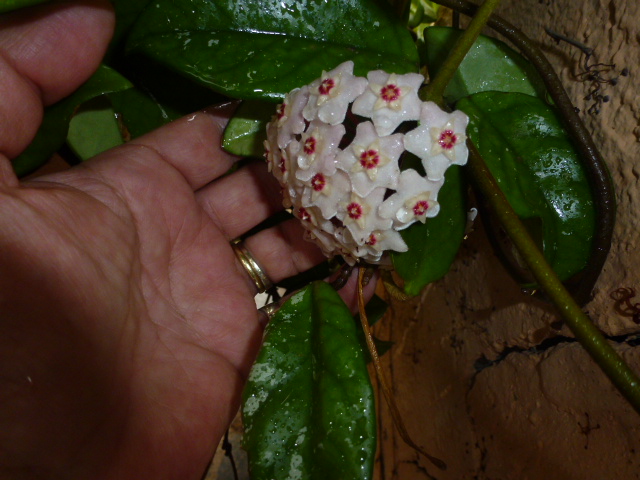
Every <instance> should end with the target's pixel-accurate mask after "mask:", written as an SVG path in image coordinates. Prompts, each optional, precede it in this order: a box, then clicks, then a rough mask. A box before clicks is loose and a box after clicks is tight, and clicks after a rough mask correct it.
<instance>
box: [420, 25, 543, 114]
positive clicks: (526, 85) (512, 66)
mask: <svg viewBox="0 0 640 480" xmlns="http://www.w3.org/2000/svg"><path fill="white" fill-rule="evenodd" d="M461 35H462V31H461V30H457V29H454V28H449V27H430V28H427V29H426V30H425V31H424V39H425V44H426V53H427V56H426V58H427V65H428V68H429V72H430V74H431V76H433V75H435V74H437V73H438V70H439V68H440V66H441V65H442V63H443V62H444V60H445V59H446V58H447V56H448V54H449V51H450V50H451V47H452V46H453V45H455V43H456V41H457V40H458V38H459V37H460V36H461ZM492 90H493V91H498V92H520V93H526V94H527V95H533V96H539V97H540V98H544V95H545V87H544V84H543V83H542V79H541V78H540V76H539V75H538V72H536V70H535V68H533V66H532V65H531V64H530V63H529V62H528V61H527V60H525V59H524V58H523V57H522V56H521V55H520V54H519V53H517V52H516V51H515V50H513V49H512V48H510V47H508V46H507V45H506V44H504V43H503V42H501V41H499V40H496V39H495V38H491V37H485V36H483V35H481V36H479V37H478V39H477V40H476V42H475V43H474V44H473V47H471V50H469V53H467V55H466V56H465V57H464V60H463V61H462V63H461V64H460V66H459V67H458V70H457V71H456V73H455V75H454V77H453V79H452V80H451V83H449V85H448V86H447V89H446V90H445V93H444V98H445V100H446V101H447V102H448V103H455V102H456V101H458V100H459V99H461V98H462V97H466V96H468V95H471V94H473V93H479V92H487V91H492Z"/></svg>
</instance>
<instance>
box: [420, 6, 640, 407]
mask: <svg viewBox="0 0 640 480" xmlns="http://www.w3.org/2000/svg"><path fill="white" fill-rule="evenodd" d="M449 1H450V0H445V1H442V2H441V3H443V4H447V3H449ZM454 1H458V2H459V3H461V4H464V8H465V9H467V11H469V10H474V11H476V10H475V7H473V8H472V6H471V5H470V4H469V3H468V2H463V1H462V0H454ZM452 3H453V2H452ZM498 3H499V0H486V1H485V2H484V4H483V5H482V6H481V7H479V8H478V9H477V11H476V13H475V15H474V17H473V19H472V21H471V23H470V25H469V27H468V29H467V30H466V31H465V32H464V34H463V35H462V37H461V38H460V39H459V40H458V42H457V43H456V45H455V46H454V47H453V50H452V52H451V53H450V55H449V57H448V58H447V60H446V61H445V63H444V64H443V66H442V68H441V69H440V71H439V72H438V74H437V75H436V77H435V78H434V79H433V82H432V83H431V85H429V86H428V87H427V88H426V89H425V90H424V91H423V92H421V94H422V97H423V99H426V100H431V101H434V102H436V103H437V104H439V105H441V106H442V105H443V103H444V102H443V94H444V91H445V88H446V86H447V85H448V84H449V82H450V81H451V79H452V77H453V75H454V74H455V71H456V70H457V68H458V66H459V65H460V63H461V62H462V60H463V59H464V57H465V55H466V53H467V52H468V51H469V49H470V48H471V46H472V45H473V43H474V42H475V40H476V38H477V37H478V35H479V34H480V31H481V30H482V28H483V27H484V26H485V24H487V22H489V21H490V17H491V12H492V11H493V9H495V7H496V6H497V4H498ZM447 6H450V5H447ZM492 23H493V22H492ZM502 23H505V22H502ZM504 30H505V31H508V33H510V37H513V38H515V39H516V40H517V41H518V43H519V45H518V47H519V48H521V50H524V51H525V52H527V53H530V55H528V58H529V60H531V61H532V62H534V63H535V64H536V67H537V68H538V69H539V70H540V69H542V72H541V73H542V74H543V78H544V80H545V84H546V85H547V88H548V89H549V91H550V93H551V94H552V96H553V99H554V101H555V102H556V104H557V105H558V107H559V108H560V109H561V110H562V111H563V114H564V119H565V121H566V124H567V127H568V130H569V131H570V133H571V134H572V139H574V141H575V140H576V139H577V140H578V141H577V145H576V147H577V148H578V150H579V151H580V153H582V154H584V155H586V156H587V158H589V159H593V160H594V162H593V163H594V165H588V166H587V167H588V169H590V170H591V172H590V174H591V176H590V179H591V180H592V182H593V183H594V184H595V186H598V187H601V188H603V189H605V190H606V192H605V193H606V194H607V195H605V201H604V202H601V203H602V204H601V205H599V213H601V214H604V215H605V217H606V222H605V225H604V227H605V228H604V230H605V232H604V233H602V232H597V233H596V235H608V239H609V241H610V238H611V237H610V235H611V230H612V222H613V219H612V218H613V217H612V216H611V215H608V212H609V211H610V210H612V207H611V205H610V203H611V202H612V195H611V191H612V190H611V188H610V179H609V178H608V175H606V168H604V166H603V162H602V161H601V158H600V156H599V154H598V153H597V149H596V148H595V145H594V144H593V140H592V139H591V138H590V136H589V135H588V134H587V133H586V129H585V128H584V126H583V125H582V122H581V121H580V120H579V119H578V118H577V115H575V112H574V111H573V106H572V105H571V102H570V101H569V99H568V97H567V95H566V93H565V92H564V89H563V88H562V85H561V84H560V82H559V81H556V80H557V77H556V76H555V73H554V72H553V69H552V68H551V67H550V65H548V62H547V61H546V59H544V56H543V55H542V54H541V53H540V52H538V51H537V50H536V49H535V48H534V47H533V46H532V45H530V43H531V42H528V41H527V40H526V39H523V38H524V35H522V34H521V33H520V32H518V31H517V29H515V28H513V27H512V26H510V25H508V26H506V27H505V28H504ZM501 33H503V34H506V32H501ZM468 145H469V152H470V155H469V167H468V168H469V171H470V176H471V179H472V181H473V182H474V184H475V187H476V188H477V189H478V190H479V191H480V192H481V194H482V195H483V196H484V197H485V200H486V201H487V203H488V204H489V206H490V207H491V210H492V213H493V214H494V215H496V217H497V218H498V220H499V221H500V223H501V224H502V226H503V227H504V229H505V231H506V232H507V235H508V236H509V237H510V238H511V241H512V242H513V243H514V245H515V246H516V248H517V249H518V251H519V253H520V255H521V257H522V259H523V260H524V261H525V263H526V264H527V266H528V268H529V269H530V271H531V273H532V274H533V275H534V277H535V278H536V280H537V282H538V283H539V284H540V286H541V287H542V289H543V290H544V291H545V293H546V294H547V296H548V297H549V298H550V299H551V301H552V302H553V304H554V305H555V306H556V308H557V309H558V311H559V313H560V315H561V316H562V318H563V319H564V321H565V322H566V324H567V325H568V326H569V328H570V329H571V331H572V332H573V334H574V335H575V336H576V338H577V339H578V341H579V342H580V344H581V345H582V346H583V348H584V349H585V350H587V352H588V353H589V354H590V355H591V357H592V358H593V359H594V360H595V361H596V363H597V364H598V365H599V366H600V368H601V369H602V370H603V371H604V373H605V374H606V375H607V376H608V377H609V379H610V380H611V382H612V383H613V384H614V385H615V386H616V388H617V389H618V390H619V391H620V393H621V394H622V395H623V396H624V397H625V398H626V399H627V400H628V401H629V403H631V405H632V406H633V408H634V409H635V410H636V411H637V412H638V413H640V378H638V376H637V375H636V374H635V373H634V372H633V370H631V368H630V367H629V366H628V365H627V364H626V363H625V361H624V360H623V359H622V358H621V357H620V356H619V355H618V354H617V353H616V351H615V350H614V349H613V347H612V346H611V345H610V344H609V343H608V342H607V340H606V339H605V338H604V336H603V335H602V333H601V332H600V331H599V330H598V328H597V327H596V326H595V325H594V324H593V322H592V321H591V319H590V318H589V317H588V316H587V315H586V314H585V313H584V312H583V311H582V310H581V308H580V306H579V305H578V303H577V302H576V301H575V300H574V299H573V297H572V296H571V295H570V294H569V292H568V291H567V289H566V288H565V286H564V285H563V284H562V282H561V281H560V280H559V279H558V277H557V275H556V274H555V272H554V271H553V269H552V268H551V266H550V265H549V264H548V262H547V261H546V259H545V258H544V255H543V254H542V253H541V252H540V250H539V249H538V247H537V246H536V244H535V242H534V241H533V240H532V238H531V236H530V235H529V232H528V231H527V229H526V228H525V226H524V225H523V224H522V222H521V221H520V218H519V217H518V215H517V214H516V213H515V212H514V211H513V208H512V207H511V205H510V204H509V202H508V201H507V199H506V197H505V196H504V194H503V193H502V191H501V190H500V187H499V186H498V184H497V182H496V180H495V178H494V177H493V175H492V174H491V172H490V171H489V168H488V167H487V165H486V163H485V162H484V160H483V159H482V156H481V155H480V153H479V152H478V150H477V149H476V147H475V145H473V143H472V142H471V141H468ZM594 152H595V153H594ZM592 186H594V185H593V184H592ZM600 245H601V242H600ZM600 248H601V249H602V250H603V251H604V255H603V256H600V257H598V262H599V261H602V262H604V258H606V253H607V252H608V249H609V247H608V244H607V245H606V246H605V247H602V245H601V247H600ZM600 266H601V265H600Z"/></svg>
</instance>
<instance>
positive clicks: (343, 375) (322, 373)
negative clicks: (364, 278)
mask: <svg viewBox="0 0 640 480" xmlns="http://www.w3.org/2000/svg"><path fill="white" fill-rule="evenodd" d="M242 416H243V422H244V427H245V435H244V440H243V443H244V448H245V449H246V450H247V452H248V454H249V464H250V470H251V478H252V480H270V479H279V480H280V479H282V480H284V479H308V480H326V479H328V478H339V479H340V480H352V479H353V480H355V479H367V478H370V477H371V475H372V469H373V460H374V456H375V450H376V415H375V405H374V394H373V389H372V386H371V383H370V380H369V376H368V372H367V366H366V362H365V357H364V354H363V351H362V349H361V346H360V343H359V341H358V335H357V331H356V324H355V322H354V319H353V317H352V316H351V313H350V312H349V309H348V308H347V307H346V306H345V304H344V302H343V301H342V299H341V298H340V296H339V295H338V294H337V293H336V292H335V291H334V290H333V288H331V287H330V286H329V285H328V284H326V283H324V282H315V283H312V284H311V285H309V286H307V287H306V288H305V289H304V290H303V291H300V292H298V293H296V294H295V295H294V296H293V297H292V298H291V299H290V300H289V301H288V302H286V303H285V305H283V307H282V308H281V309H280V310H279V311H278V313H277V314H276V315H275V316H274V318H273V319H272V320H271V322H270V323H269V325H268V326H267V331H266V334H265V340H264V345H263V347H262V350H261V351H260V354H259V355H258V358H257V360H256V363H255V364H254V366H253V368H252V370H251V374H250V375H249V381H248V383H247V386H246V388H245V391H244V393H243V406H242Z"/></svg>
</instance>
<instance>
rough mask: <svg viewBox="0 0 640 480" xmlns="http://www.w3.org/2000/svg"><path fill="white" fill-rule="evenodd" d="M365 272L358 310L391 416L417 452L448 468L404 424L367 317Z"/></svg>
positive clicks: (360, 273) (360, 271) (360, 280)
mask: <svg viewBox="0 0 640 480" xmlns="http://www.w3.org/2000/svg"><path fill="white" fill-rule="evenodd" d="M364 274H365V269H364V268H359V269H358V310H359V312H360V323H361V325H362V330H363V332H364V338H365V340H366V342H367V348H368V349H369V354H370V355H371V362H372V363H373V368H374V370H375V371H376V376H377V377H378V382H379V384H380V389H381V390H382V394H383V396H384V399H385V401H386V402H387V405H388V406H389V410H390V412H391V418H392V419H393V423H394V424H395V426H396V428H397V429H398V432H399V433H400V437H401V438H402V440H404V442H405V443H406V444H407V445H409V446H410V447H411V448H413V449H414V450H415V451H416V452H419V453H420V454H422V455H424V456H425V457H426V458H427V459H428V460H429V461H430V462H431V463H433V464H434V465H435V466H436V467H438V468H439V469H440V470H446V469H447V464H446V463H444V462H443V461H442V460H440V459H439V458H436V457H434V456H433V455H430V454H429V453H428V452H427V451H426V450H425V449H423V448H422V447H420V446H419V445H418V444H417V443H415V442H414V441H413V439H412V438H411V435H409V432H408V431H407V427H405V425H404V421H403V420H402V415H401V414H400V410H399V409H398V405H396V401H395V400H394V398H393V392H392V391H391V388H390V387H389V382H388V381H387V376H386V375H385V374H384V370H383V369H382V365H381V364H380V356H379V355H378V349H377V348H376V344H375V342H374V341H373V335H372V333H371V327H370V325H369V319H368V318H367V312H366V309H365V304H364V293H363V288H364Z"/></svg>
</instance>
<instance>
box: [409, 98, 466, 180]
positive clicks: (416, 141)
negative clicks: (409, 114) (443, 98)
mask: <svg viewBox="0 0 640 480" xmlns="http://www.w3.org/2000/svg"><path fill="white" fill-rule="evenodd" d="M468 123H469V117H467V116H466V115H465V114H464V113H462V112H460V111H458V110H456V111H455V112H453V113H447V112H445V111H443V110H441V109H440V107H438V106H437V105H436V104H435V103H433V102H425V103H424V104H423V105H422V110H421V112H420V125H419V126H418V127H417V128H416V129H414V130H412V131H410V132H408V133H407V134H406V135H405V136H404V146H405V148H406V149H407V151H409V152H411V153H413V154H414V155H417V156H418V157H419V158H420V159H421V160H422V165H423V166H424V169H425V171H426V172H427V177H428V178H429V179H431V180H440V179H441V178H442V177H443V176H444V172H445V171H446V170H447V168H448V167H449V165H464V164H465V163H467V157H468V155H469V151H468V149H467V144H466V139H467V137H466V136H465V129H466V128H467V124H468Z"/></svg>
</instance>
